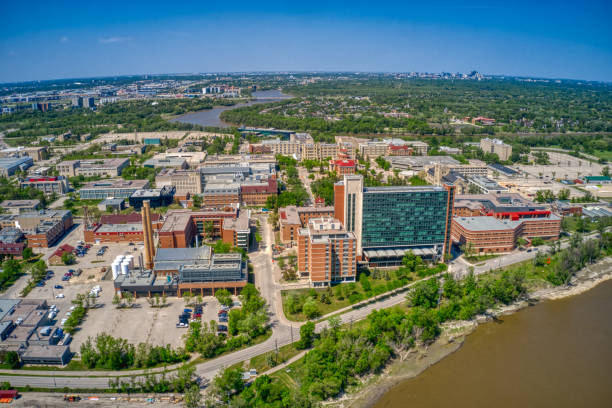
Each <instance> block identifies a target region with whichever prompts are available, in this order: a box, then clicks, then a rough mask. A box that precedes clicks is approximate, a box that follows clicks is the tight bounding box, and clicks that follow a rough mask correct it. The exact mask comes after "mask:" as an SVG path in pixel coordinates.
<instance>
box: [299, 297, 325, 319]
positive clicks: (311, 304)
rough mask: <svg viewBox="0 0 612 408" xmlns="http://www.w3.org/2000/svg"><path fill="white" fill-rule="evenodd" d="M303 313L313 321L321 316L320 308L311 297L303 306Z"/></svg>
mask: <svg viewBox="0 0 612 408" xmlns="http://www.w3.org/2000/svg"><path fill="white" fill-rule="evenodd" d="M302 312H303V313H304V316H306V317H307V318H308V319H313V318H315V317H317V316H319V315H320V313H321V312H320V311H319V308H318V307H317V303H316V302H315V300H314V299H313V298H311V297H309V298H308V299H307V300H306V302H304V305H303V306H302Z"/></svg>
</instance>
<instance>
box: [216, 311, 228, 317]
mask: <svg viewBox="0 0 612 408" xmlns="http://www.w3.org/2000/svg"><path fill="white" fill-rule="evenodd" d="M217 314H218V315H219V316H221V315H227V310H219V313H217Z"/></svg>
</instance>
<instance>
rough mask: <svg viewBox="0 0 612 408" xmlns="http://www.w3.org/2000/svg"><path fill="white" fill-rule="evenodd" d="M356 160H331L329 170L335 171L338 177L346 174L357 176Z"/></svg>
mask: <svg viewBox="0 0 612 408" xmlns="http://www.w3.org/2000/svg"><path fill="white" fill-rule="evenodd" d="M356 167H357V166H356V164H355V160H330V161H329V168H330V170H331V171H335V172H336V174H337V175H339V176H343V175H345V174H355V169H356Z"/></svg>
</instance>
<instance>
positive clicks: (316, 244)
mask: <svg viewBox="0 0 612 408" xmlns="http://www.w3.org/2000/svg"><path fill="white" fill-rule="evenodd" d="M356 253H357V252H356V240H355V236H354V234H353V233H351V232H347V231H346V230H345V229H344V227H342V224H341V223H340V221H338V220H337V219H334V218H313V219H311V220H310V221H309V222H308V226H307V227H306V228H301V229H300V230H299V232H298V272H299V273H300V275H302V276H305V277H308V279H309V281H310V284H311V285H312V286H329V285H331V284H332V283H340V282H354V281H355V276H356V273H357V262H356Z"/></svg>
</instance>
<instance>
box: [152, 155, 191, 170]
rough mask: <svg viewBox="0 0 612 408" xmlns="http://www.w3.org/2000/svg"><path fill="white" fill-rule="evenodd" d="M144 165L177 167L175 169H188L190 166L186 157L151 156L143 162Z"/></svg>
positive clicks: (156, 167)
mask: <svg viewBox="0 0 612 408" xmlns="http://www.w3.org/2000/svg"><path fill="white" fill-rule="evenodd" d="M142 165H143V166H144V167H151V168H155V169H159V168H166V167H170V168H175V169H187V168H189V164H187V160H185V158H184V157H174V156H173V157H164V158H155V157H153V158H150V159H149V160H146V161H145V162H144V163H142Z"/></svg>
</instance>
